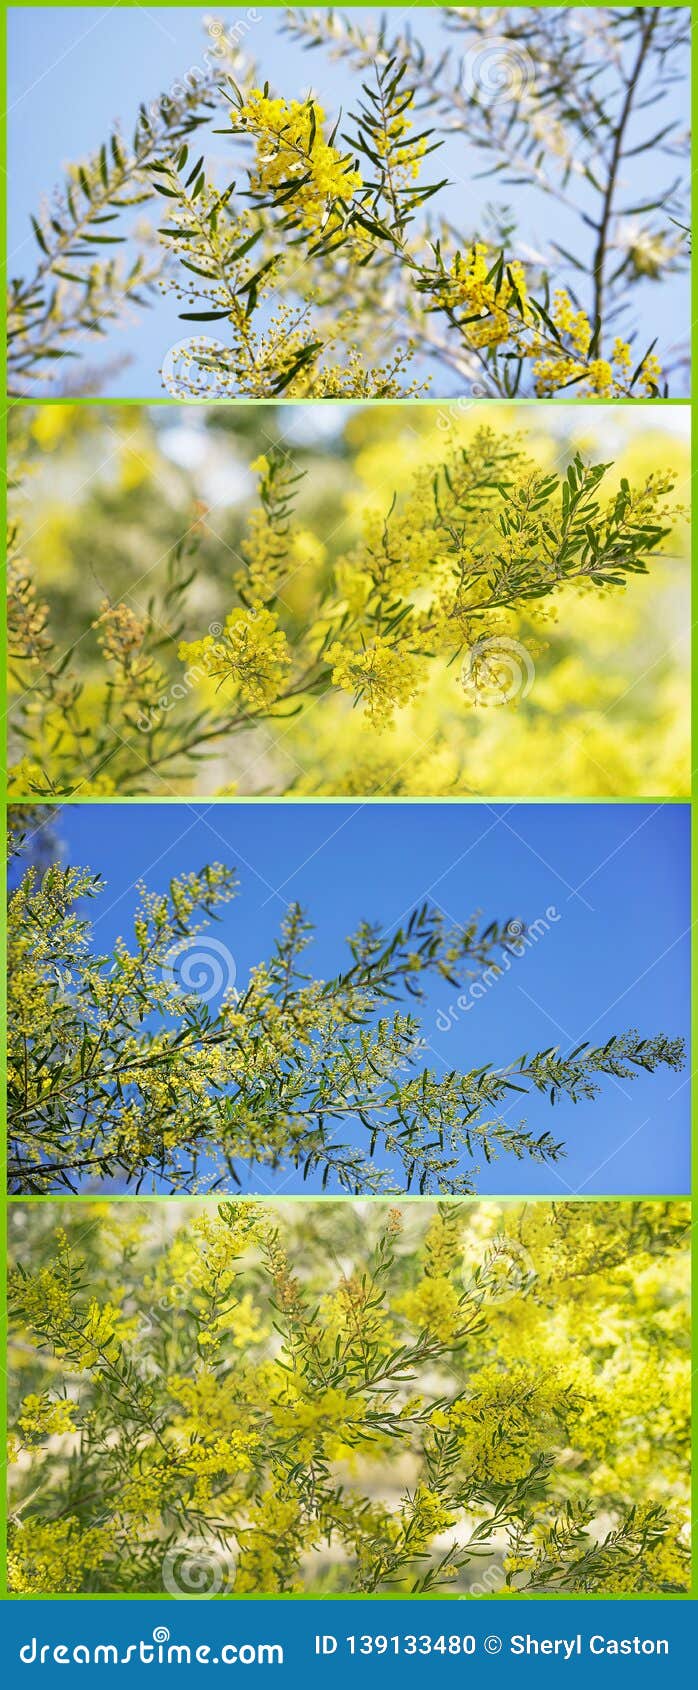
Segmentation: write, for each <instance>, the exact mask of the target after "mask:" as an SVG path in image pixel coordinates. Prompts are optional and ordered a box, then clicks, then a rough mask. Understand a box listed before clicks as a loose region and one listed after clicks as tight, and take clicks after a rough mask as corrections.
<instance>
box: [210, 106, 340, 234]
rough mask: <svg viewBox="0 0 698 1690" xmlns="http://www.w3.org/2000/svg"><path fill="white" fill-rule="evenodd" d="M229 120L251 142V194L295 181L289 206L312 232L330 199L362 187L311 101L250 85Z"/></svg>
mask: <svg viewBox="0 0 698 1690" xmlns="http://www.w3.org/2000/svg"><path fill="white" fill-rule="evenodd" d="M231 122H232V124H233V128H235V129H241V130H243V131H244V132H245V133H246V134H248V135H251V136H253V137H254V140H255V165H254V169H253V171H252V174H251V178H250V185H251V188H252V190H253V192H256V191H259V190H260V189H261V190H263V192H264V193H267V192H268V191H269V190H270V189H271V190H274V189H279V188H280V189H282V190H284V191H286V192H288V189H289V187H290V185H291V184H292V183H294V181H296V182H298V188H297V192H296V193H295V194H294V196H293V203H294V209H295V210H296V211H297V212H298V215H299V220H300V222H301V224H302V226H303V227H304V228H306V229H309V230H312V231H313V233H315V234H317V233H319V231H320V229H321V228H322V226H323V224H324V223H325V220H326V217H327V215H328V212H329V209H330V208H331V207H332V205H333V203H334V201H335V200H348V199H350V198H351V196H352V194H353V193H354V192H355V190H356V189H357V188H360V187H361V185H362V179H361V173H360V171H358V170H356V169H354V167H353V165H352V161H351V158H350V157H347V155H346V154H342V153H341V152H340V151H339V149H338V148H337V147H333V146H329V145H328V143H327V141H326V140H325V137H324V123H325V113H324V111H323V108H322V106H320V105H318V104H317V102H316V101H315V100H313V99H308V100H305V101H303V102H302V103H301V102H299V101H298V100H291V101H289V102H287V101H286V100H283V99H271V98H270V97H269V95H268V94H265V93H263V92H262V90H261V89H260V88H253V89H251V91H250V93H249V94H248V95H247V98H246V99H245V100H244V101H243V103H242V105H241V106H240V107H235V108H233V110H232V112H231Z"/></svg>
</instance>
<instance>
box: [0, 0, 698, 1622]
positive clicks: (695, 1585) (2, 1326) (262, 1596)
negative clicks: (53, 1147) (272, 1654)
mask: <svg viewBox="0 0 698 1690" xmlns="http://www.w3.org/2000/svg"><path fill="white" fill-rule="evenodd" d="M47 4H48V7H49V8H50V9H51V10H54V9H57V7H58V6H60V9H63V10H65V9H71V10H90V9H95V10H97V9H98V7H97V6H95V3H94V0H69V7H64V6H62V5H61V0H47ZM655 4H656V6H657V7H658V8H661V7H664V6H670V5H671V0H655ZM149 5H150V7H151V8H152V9H158V10H159V9H163V10H164V9H167V8H168V7H171V8H172V9H180V8H181V9H184V10H189V11H194V10H197V11H198V10H201V8H200V7H197V6H192V5H191V4H189V0H149ZM349 5H351V0H347V9H348V7H349ZM560 7H561V8H562V9H565V10H567V9H570V10H572V9H575V0H536V9H537V10H556V9H558V8H560ZM258 8H261V9H262V10H270V11H274V10H280V9H282V8H280V7H279V5H278V4H277V3H276V0H257V3H256V6H255V8H253V9H255V10H256V9H258ZM577 8H578V9H580V10H585V11H593V10H594V9H595V7H594V6H593V5H590V4H588V3H587V0H582V3H581V4H579V0H577ZM28 9H32V10H43V9H47V7H46V6H43V7H42V6H41V5H36V6H35V5H34V4H33V0H15V3H14V4H12V5H8V4H5V3H4V0H3V3H2V6H1V10H2V29H1V30H0V87H2V89H3V90H4V89H5V88H6V73H7V28H6V22H7V13H8V12H9V11H10V10H12V11H15V10H16V11H20V10H28ZM353 9H356V10H366V11H373V12H376V11H381V12H382V11H403V10H406V11H408V12H411V11H413V10H420V9H423V10H429V9H436V10H439V9H440V7H439V6H438V4H437V0H421V3H420V5H418V6H414V7H413V6H411V5H408V6H407V7H403V6H402V5H400V4H395V3H394V0H379V3H378V4H376V5H368V6H363V7H355V8H353ZM492 9H493V10H505V9H506V8H505V7H503V6H500V5H495V6H494V7H493V8H492ZM628 9H630V8H628ZM687 9H688V10H690V13H691V20H692V24H693V41H692V50H691V70H692V78H693V86H692V114H693V119H694V123H695V119H696V117H697V116H698V45H697V40H698V30H697V29H696V22H697V19H698V5H695V4H691V5H690V7H688V8H687ZM109 10H126V11H129V10H134V7H133V4H132V3H131V0H111V4H110V6H109ZM7 156H8V155H7V113H6V111H5V109H4V103H3V117H2V130H1V134H0V214H1V215H2V217H3V240H4V242H5V249H6V235H5V224H4V218H5V216H6V208H7V196H6V186H5V185H6V173H7ZM2 311H3V313H4V301H3V305H2ZM697 318H698V265H697V264H696V263H695V261H694V262H693V265H692V283H691V324H692V325H693V324H694V323H695V322H696V319H697ZM0 358H1V359H2V371H3V387H2V391H3V393H5V392H6V383H5V380H4V376H5V373H6V366H5V335H4V315H3V332H2V350H1V352H0ZM62 402H64V401H61V400H60V399H51V398H46V399H42V400H14V401H12V402H11V403H12V404H13V405H14V404H19V405H24V404H36V403H41V404H48V405H51V404H58V403H62ZM78 402H79V403H81V404H85V405H93V404H94V405H98V404H99V405H105V404H118V405H120V406H123V405H129V404H134V405H136V404H137V405H148V406H152V405H168V404H172V403H177V401H173V400H171V399H168V398H160V397H156V398H146V399H143V398H141V399H137V398H132V399H115V400H108V399H104V398H84V399H81V400H80V401H78ZM232 402H233V401H230V400H218V401H209V402H208V403H209V404H220V405H229V404H231V403H232ZM409 402H410V401H406V400H404V399H399V400H384V401H381V403H383V404H387V405H391V404H395V405H404V404H406V403H409ZM238 403H242V404H267V403H274V404H275V405H278V404H292V403H294V401H293V400H283V399H281V400H274V401H265V400H261V401H260V400H246V401H245V400H242V401H238ZM322 403H324V404H328V403H332V401H327V400H325V401H322ZM344 403H346V402H344ZM353 403H356V404H360V403H361V401H353ZM411 403H419V404H428V405H441V406H443V405H444V404H445V403H447V401H445V400H443V399H440V400H439V399H436V398H428V399H425V400H419V401H411ZM486 403H487V404H488V405H497V404H507V405H510V404H511V403H512V401H509V400H498V399H493V400H489V401H486ZM513 403H515V404H521V405H524V404H531V403H535V401H532V400H515V401H513ZM605 403H607V401H604V400H600V399H587V400H585V401H584V404H585V406H589V407H593V406H594V405H597V404H605ZM657 403H658V401H655V400H651V399H637V400H633V399H622V400H615V401H614V404H616V405H618V404H620V405H632V406H633V407H638V406H641V407H648V408H654V406H655V405H656V404H657ZM659 403H661V404H662V405H679V406H684V407H687V408H689V410H690V415H691V420H692V423H693V424H695V404H694V399H693V396H691V397H690V398H688V399H669V400H662V401H659ZM8 410H9V406H8V404H7V401H6V402H5V405H4V406H3V413H2V447H3V463H6V461H7V417H8ZM691 451H692V455H691V465H692V509H693V504H694V501H695V477H696V471H697V468H698V464H697V460H696V446H695V442H693V443H692V448H691ZM0 498H1V499H2V501H3V505H6V482H5V479H4V478H3V485H2V493H1V494H0ZM0 514H2V515H3V516H4V515H5V510H3V511H2V513H0ZM697 548H698V543H697V541H696V538H695V536H694V538H693V540H692V551H691V556H692V564H693V568H692V584H694V583H695V578H696V577H695V562H696V558H697V557H698V549H697ZM2 606H3V610H2V615H1V616H0V667H1V671H2V683H1V685H2V689H3V691H2V698H3V700H4V699H5V660H6V644H7V634H6V629H7V624H6V589H5V582H4V580H3V586H2ZM691 635H692V637H691V719H692V730H693V743H694V746H695V745H698V642H697V641H696V638H695V634H694V620H693V612H692V616H691ZM697 799H698V770H697V769H696V767H695V763H694V766H693V770H692V781H691V790H690V792H689V793H686V794H685V795H683V796H681V797H661V798H659V797H656V796H653V795H652V794H651V793H648V794H644V795H643V796H642V797H635V798H629V799H623V800H619V799H598V798H563V799H554V798H552V797H550V798H533V799H529V798H520V799H517V800H516V802H519V803H537V804H538V803H539V804H547V803H564V804H591V803H596V804H598V803H611V804H613V803H617V802H621V801H622V802H623V803H626V804H627V803H633V804H650V803H654V804H686V803H688V804H690V806H691V823H692V826H691V834H692V853H691V908H692V910H693V909H694V908H695V899H696V893H697V891H698V834H697V831H696V819H695V808H694V806H695V802H696V800H697ZM16 801H17V800H16ZM96 801H97V800H95V798H94V797H92V798H71V799H70V800H67V801H63V802H70V803H71V804H77V805H80V804H89V803H95V802H96ZM52 802H53V801H52ZM99 802H101V803H110V804H130V803H134V802H138V803H141V802H142V803H155V804H164V803H174V802H177V800H176V799H173V798H170V797H166V798H160V797H155V796H152V797H148V796H145V795H144V797H143V798H142V799H141V798H139V799H138V800H135V799H130V798H123V797H114V798H109V799H104V798H102V799H100V800H99ZM202 802H203V798H202ZM217 802H219V803H231V804H240V803H254V804H260V803H261V804H266V803H282V802H287V803H305V804H325V803H334V804H336V803H355V802H356V800H355V798H343V797H341V796H339V797H336V798H333V797H326V796H325V797H321V798H320V797H318V798H312V797H305V798H297V799H294V798H290V799H283V798H282V797H281V796H276V797H264V798H252V797H245V798H232V799H224V798H223V799H219V800H217ZM362 802H363V803H364V804H385V803H393V804H395V803H396V804H401V803H412V804H414V803H425V804H426V803H428V804H433V805H438V804H442V803H443V804H462V803H468V804H476V803H478V802H479V800H478V799H468V798H458V797H453V798H446V797H444V798H424V799H418V798H408V799H407V798H405V799H403V798H392V799H391V798H378V797H368V798H365V799H363V800H362ZM487 802H488V803H491V804H494V803H497V802H512V800H511V798H510V797H508V796H507V795H506V794H504V795H499V796H498V795H496V794H493V795H488V798H487ZM55 803H56V806H57V807H61V801H60V800H55ZM0 804H1V805H2V812H3V821H4V820H5V818H6V812H7V804H8V795H7V779H6V770H5V767H4V759H3V766H2V770H1V772H0ZM3 874H4V878H5V890H6V886H7V867H6V862H5V859H4V856H3ZM692 951H693V954H692V967H691V987H692V994H693V1002H694V1004H695V1002H696V999H697V997H698V952H697V951H696V945H695V940H694V943H693V947H692ZM3 955H4V929H3ZM691 1024H692V1032H693V1040H694V1045H695V1039H696V1031H697V1024H696V1018H695V1014H693V1015H692V1023H691ZM6 1031H7V1024H6V977H5V967H4V966H3V967H2V971H1V978H0V1036H1V1037H2V1050H1V1052H0V1085H2V1087H3V1092H4V1084H5V1078H6V1067H7V1064H6ZM697 1109H698V1067H696V1066H695V1065H694V1066H693V1070H692V1074H691V1117H692V1121H694V1120H695V1115H696V1110H697ZM5 1166H6V1145H5V1141H4V1135H3V1143H2V1147H1V1149H0V1178H1V1179H2V1190H1V1192H0V1209H1V1212H2V1249H3V1260H4V1262H5V1263H6V1262H7V1222H8V1216H9V1210H10V1206H11V1205H16V1204H20V1203H56V1202H59V1203H80V1204H84V1203H86V1202H90V1201H94V1200H95V1198H86V1197H65V1196H63V1195H58V1194H56V1195H53V1196H45V1197H34V1198H25V1197H13V1198H10V1197H8V1195H7V1190H6V1179H5ZM697 1166H698V1135H696V1131H695V1127H693V1130H692V1186H691V1193H690V1194H689V1198H688V1199H687V1195H686V1194H685V1193H684V1194H674V1193H669V1194H666V1193H655V1194H653V1195H654V1196H655V1197H657V1196H662V1197H666V1198H667V1200H668V1201H673V1200H676V1201H682V1202H686V1201H687V1200H690V1203H691V1214H692V1229H693V1231H695V1225H696V1220H697V1218H698V1211H697V1210H696V1198H695V1195H694V1188H695V1179H696V1168H697ZM642 1195H643V1196H645V1198H646V1199H647V1200H648V1201H651V1200H652V1198H651V1197H650V1196H649V1194H647V1193H644V1194H642ZM203 1200H204V1201H206V1200H207V1199H203ZM218 1200H219V1198H214V1197H211V1198H209V1199H208V1201H212V1202H215V1201H218ZM395 1200H396V1199H394V1198H393V1199H391V1200H390V1201H393V1202H394V1201H395ZM495 1200H496V1201H497V1202H501V1203H507V1202H521V1201H525V1200H526V1199H525V1198H522V1197H520V1196H519V1197H497V1198H496V1199H495ZM634 1200H635V1198H633V1197H632V1196H631V1195H630V1194H628V1195H626V1196H625V1197H623V1196H613V1195H598V1194H595V1195H593V1196H592V1195H586V1196H581V1197H576V1198H562V1199H556V1201H562V1202H566V1201H569V1202H572V1201H574V1202H593V1203H603V1202H614V1203H623V1202H629V1201H634ZM110 1201H113V1202H149V1203H152V1202H169V1201H171V1199H170V1198H169V1197H166V1196H154V1197H147V1198H134V1197H132V1196H129V1195H126V1194H122V1195H120V1196H116V1195H115V1196H114V1197H112V1198H110ZM190 1201H194V1202H197V1203H198V1202H200V1201H201V1199H198V1198H194V1199H190ZM258 1201H259V1202H270V1203H278V1202H279V1201H283V1202H308V1201H330V1202H352V1201H354V1199H353V1198H351V1197H348V1196H346V1197H341V1196H334V1197H328V1198H323V1197H320V1198H315V1199H309V1198H304V1197H302V1196H288V1197H285V1198H283V1199H278V1198H262V1197H260V1198H259V1199H258ZM372 1201H374V1202H381V1201H386V1200H385V1199H381V1198H374V1199H372ZM425 1201H429V1199H425V1198H421V1197H415V1196H409V1195H406V1196H405V1197H401V1198H400V1202H401V1203H403V1202H408V1203H419V1202H425ZM454 1201H461V1202H463V1201H468V1199H454ZM473 1201H478V1199H473ZM529 1201H531V1202H535V1201H539V1202H546V1201H550V1199H547V1198H544V1197H532V1198H530V1199H529ZM692 1286H693V1290H694V1299H695V1300H696V1301H697V1302H698V1251H697V1250H696V1249H695V1248H694V1249H693V1260H692ZM0 1345H1V1346H2V1353H3V1356H6V1354H7V1300H6V1287H5V1278H4V1274H3V1283H2V1289H1V1291H0ZM692 1354H693V1359H694V1368H693V1410H692V1480H693V1505H692V1525H693V1543H692V1581H691V1588H690V1589H689V1590H688V1591H686V1592H682V1593H680V1594H670V1593H662V1592H659V1593H655V1592H647V1593H645V1592H637V1593H633V1594H632V1595H630V1596H629V1595H628V1594H627V1593H620V1592H619V1593H618V1594H617V1595H616V1594H615V1593H613V1594H610V1593H604V1594H603V1595H602V1596H599V1595H596V1594H595V1593H588V1594H582V1593H572V1592H569V1593H568V1592H549V1593H539V1594H535V1595H528V1596H527V1595H525V1594H522V1595H521V1596H520V1597H515V1598H513V1599H514V1600H515V1601H516V1602H517V1603H519V1602H520V1603H521V1604H523V1605H524V1606H525V1605H526V1604H527V1603H529V1602H568V1601H590V1602H599V1601H601V1602H604V1603H605V1602H611V1603H612V1602H616V1601H629V1600H630V1601H634V1602H638V1603H640V1604H641V1603H643V1602H686V1601H689V1602H690V1601H695V1600H696V1597H697V1596H698V1508H697V1505H696V1504H697V1497H696V1481H695V1475H696V1469H697V1465H698V1365H696V1363H698V1343H697V1340H696V1323H695V1322H694V1325H693V1345H692ZM2 1370H3V1371H4V1368H3V1369H2ZM6 1413H7V1404H6V1396H5V1392H4V1391H3V1400H2V1405H1V1407H0V1430H1V1431H2V1432H3V1434H4V1432H5V1430H6ZM6 1525H7V1495H6V1488H5V1486H4V1485H3V1487H2V1495H1V1496H0V1535H1V1539H2V1545H3V1551H4V1550H5V1543H6V1538H5V1533H6ZM154 1597H157V1598H158V1599H159V1600H162V1601H175V1602H176V1601H178V1600H181V1598H179V1597H177V1596H175V1595H173V1594H169V1593H165V1592H162V1593H161V1592H152V1591H150V1592H143V1593H138V1594H129V1595H128V1596H127V1595H125V1594H124V1593H122V1592H113V1593H110V1594H103V1593H87V1592H85V1593H82V1592H75V1593H66V1592H56V1591H43V1592H42V1593H41V1594H40V1595H36V1596H24V1595H19V1594H18V1593H16V1592H10V1591H8V1590H7V1581H6V1555H5V1554H4V1553H3V1558H2V1565H1V1566H0V1601H2V1600H7V1601H18V1602H27V1601H33V1602H42V1601H50V1600H55V1599H60V1600H62V1601H66V1602H78V1603H79V1602H95V1601H96V1602H110V1601H121V1602H124V1601H129V1602H131V1601H135V1602H138V1601H152V1600H153V1599H154ZM498 1599H501V1593H497V1592H492V1593H491V1594H490V1593H488V1594H485V1595H482V1596H478V1597H473V1598H468V1597H467V1596H465V1597H464V1595H463V1594H462V1593H455V1592H454V1593H448V1592H447V1591H440V1592H438V1593H436V1594H435V1595H431V1596H427V1597H413V1596H411V1595H409V1594H402V1595H399V1596H396V1594H395V1593H394V1592H390V1593H383V1594H380V1595H373V1596H368V1597H366V1596H361V1595H359V1594H354V1593H345V1594H343V1595H330V1594H328V1595H318V1593H316V1592H312V1591H309V1592H304V1593H303V1594H277V1593H274V1595H273V1600H275V1601H279V1602H289V1601H291V1602H306V1601H334V1602H338V1601H341V1602H347V1603H350V1604H351V1603H352V1602H356V1601H368V1602H377V1603H381V1602H383V1601H386V1600H392V1601H396V1600H399V1601H402V1602H405V1603H410V1602H415V1601H417V1602H419V1603H420V1604H421V1603H425V1602H426V1603H428V1602H432V1601H434V1600H441V1601H444V1600H448V1601H455V1602H457V1601H463V1600H473V1601H476V1602H488V1601H492V1600H498ZM210 1600H212V1601H230V1602H236V1601H237V1602H258V1601H269V1600H270V1597H269V1595H268V1594H266V1593H264V1592H261V1591H260V1592H255V1593H254V1594H249V1593H245V1594H244V1596H240V1597H237V1598H236V1597H235V1596H234V1595H231V1596H229V1597H226V1596H213V1597H211V1598H210Z"/></svg>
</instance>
